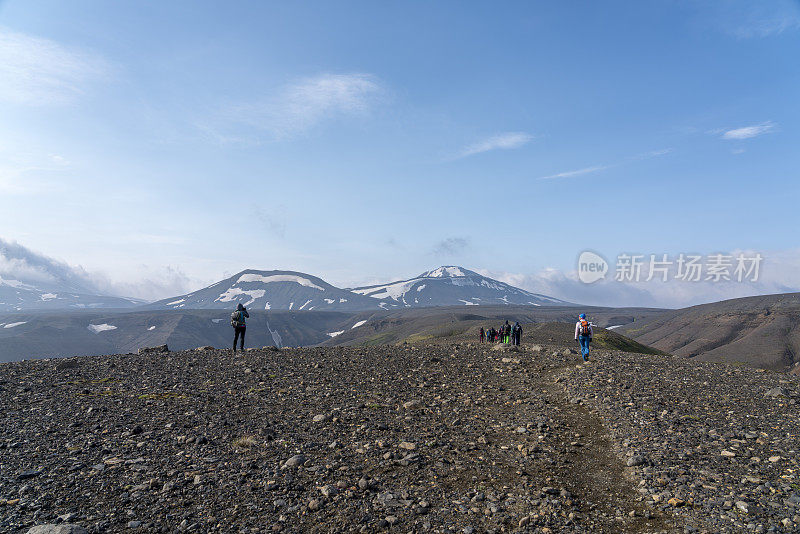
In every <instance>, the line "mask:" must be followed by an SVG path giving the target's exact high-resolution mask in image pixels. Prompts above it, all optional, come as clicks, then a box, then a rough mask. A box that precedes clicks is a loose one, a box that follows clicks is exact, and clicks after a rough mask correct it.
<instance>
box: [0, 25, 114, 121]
mask: <svg viewBox="0 0 800 534" xmlns="http://www.w3.org/2000/svg"><path fill="white" fill-rule="evenodd" d="M107 71H108V65H107V64H106V62H105V61H104V60H102V59H101V58H99V57H98V56H96V55H94V54H92V53H88V52H84V51H81V50H77V49H73V48H68V47H65V46H62V45H60V44H59V43H57V42H55V41H51V40H49V39H43V38H40V37H34V36H30V35H26V34H24V33H19V32H13V31H10V30H7V29H3V28H0V101H4V102H8V103H12V104H24V105H33V106H38V105H48V104H62V103H65V102H69V101H71V100H73V99H74V98H75V97H77V96H80V95H81V94H83V93H84V90H85V86H86V84H87V83H88V82H90V81H93V80H96V79H100V78H102V77H103V76H104V75H105V74H106V73H107Z"/></svg>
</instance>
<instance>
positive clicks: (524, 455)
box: [0, 340, 800, 533]
mask: <svg viewBox="0 0 800 534" xmlns="http://www.w3.org/2000/svg"><path fill="white" fill-rule="evenodd" d="M776 388H777V389H776ZM799 390H800V383H798V380H797V379H796V378H789V377H787V376H785V375H780V374H776V373H771V372H757V371H754V370H747V369H743V368H734V367H729V366H724V365H712V364H700V365H695V364H692V363H690V362H686V361H684V360H680V359H677V358H672V357H668V356H653V355H650V356H643V355H635V354H626V353H618V352H612V351H598V352H597V353H596V354H594V355H593V357H592V360H591V361H590V362H589V363H588V364H583V363H581V362H580V357H579V356H577V355H576V354H575V353H574V350H570V349H569V348H567V347H566V346H564V345H563V344H557V343H556V344H551V345H548V344H540V345H523V347H522V349H521V350H520V351H518V352H512V351H506V350H494V349H493V348H492V347H490V346H488V345H478V344H475V343H470V342H467V341H466V340H457V341H455V340H449V341H444V342H443V341H441V340H440V341H436V342H429V343H426V344H418V345H401V346H382V347H369V348H357V347H332V348H309V349H291V350H281V351H278V350H269V349H265V350H257V351H249V352H246V353H244V354H241V353H237V354H236V355H235V356H234V355H232V354H231V353H230V352H227V351H214V350H205V351H188V352H177V353H167V354H142V355H118V356H104V357H85V358H73V359H68V360H49V361H48V360H39V361H24V362H17V363H11V364H3V365H2V366H0V403H2V407H3V410H2V411H0V532H14V533H24V532H27V531H28V530H29V529H30V528H31V527H34V526H36V525H43V524H62V525H65V524H70V525H78V526H80V527H83V528H85V529H86V530H88V531H89V532H123V531H125V532H128V531H130V532H175V531H179V532H182V531H187V532H190V531H191V532H379V531H384V530H386V531H390V532H403V533H405V532H426V531H430V532H463V533H470V532H475V533H478V532H542V533H545V532H552V533H557V532H693V531H706V532H727V531H731V532H738V531H748V530H755V531H758V530H762V531H766V530H772V531H777V532H793V531H797V530H798V529H799V528H800V517H798V515H797V514H798V513H800V510H798V503H800V489H799V488H800V486H798V480H797V478H796V477H797V476H798V472H797V468H798V466H797V455H796V450H795V449H796V447H797V435H798V427H800V422H798V419H797V415H796V414H797V405H796V404H795V400H796V399H795V398H794V396H795V395H796V394H797V393H798V391H799ZM767 393H768V394H769V396H765V394H767ZM75 531H76V532H77V531H80V529H76V530H75Z"/></svg>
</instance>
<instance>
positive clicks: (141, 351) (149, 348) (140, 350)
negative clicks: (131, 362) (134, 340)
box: [139, 345, 169, 354]
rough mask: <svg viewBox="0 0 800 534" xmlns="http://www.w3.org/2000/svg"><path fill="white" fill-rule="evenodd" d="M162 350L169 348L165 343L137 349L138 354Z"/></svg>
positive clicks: (167, 350)
mask: <svg viewBox="0 0 800 534" xmlns="http://www.w3.org/2000/svg"><path fill="white" fill-rule="evenodd" d="M162 352H169V348H168V347H167V346H166V345H159V346H157V347H141V348H140V349H139V354H159V353H162Z"/></svg>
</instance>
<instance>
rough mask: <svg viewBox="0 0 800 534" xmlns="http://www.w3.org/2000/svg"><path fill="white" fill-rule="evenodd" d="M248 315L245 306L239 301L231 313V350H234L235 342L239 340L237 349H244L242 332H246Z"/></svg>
mask: <svg viewBox="0 0 800 534" xmlns="http://www.w3.org/2000/svg"><path fill="white" fill-rule="evenodd" d="M248 317H250V314H249V313H247V308H245V307H244V306H242V303H241V302H240V303H239V304H238V305H237V306H236V311H235V312H233V313H232V314H231V326H232V327H233V352H236V342H237V341H239V339H241V341H239V350H241V351H244V334H245V333H246V332H247V322H246V319H247V318H248Z"/></svg>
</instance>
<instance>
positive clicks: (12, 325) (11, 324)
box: [3, 321, 28, 328]
mask: <svg viewBox="0 0 800 534" xmlns="http://www.w3.org/2000/svg"><path fill="white" fill-rule="evenodd" d="M27 322H28V321H19V322H18V323H8V324H7V325H5V326H3V328H14V327H16V326H22V325H24V324H25V323H27Z"/></svg>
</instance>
